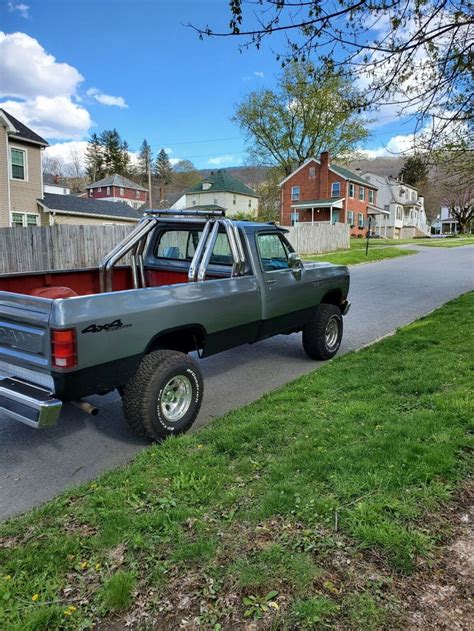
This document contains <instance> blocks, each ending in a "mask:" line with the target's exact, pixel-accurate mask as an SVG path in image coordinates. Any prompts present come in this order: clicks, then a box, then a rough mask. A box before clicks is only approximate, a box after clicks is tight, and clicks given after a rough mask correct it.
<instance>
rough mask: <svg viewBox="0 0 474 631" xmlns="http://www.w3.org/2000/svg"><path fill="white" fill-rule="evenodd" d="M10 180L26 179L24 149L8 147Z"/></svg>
mask: <svg viewBox="0 0 474 631" xmlns="http://www.w3.org/2000/svg"><path fill="white" fill-rule="evenodd" d="M10 158H11V169H12V180H26V151H24V150H23V149H14V148H13V147H11V149H10Z"/></svg>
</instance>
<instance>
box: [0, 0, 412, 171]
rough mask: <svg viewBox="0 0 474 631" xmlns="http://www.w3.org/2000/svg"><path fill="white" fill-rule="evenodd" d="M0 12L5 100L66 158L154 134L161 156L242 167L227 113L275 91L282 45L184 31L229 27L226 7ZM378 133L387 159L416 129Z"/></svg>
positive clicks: (26, 1)
mask: <svg viewBox="0 0 474 631" xmlns="http://www.w3.org/2000/svg"><path fill="white" fill-rule="evenodd" d="M0 7H1V9H0V17H1V20H0V31H3V33H4V36H3V37H4V40H3V44H4V53H3V58H4V60H5V59H7V57H8V59H9V60H10V61H9V62H8V63H9V67H8V68H7V70H8V73H7V74H6V75H5V76H7V80H6V83H7V84H8V85H6V86H5V85H4V87H3V88H2V86H1V83H0V91H1V101H2V102H3V103H5V102H6V103H7V107H6V109H10V110H13V111H12V114H13V115H17V116H18V117H19V118H21V120H23V121H24V122H26V123H27V124H30V125H31V126H32V127H33V128H34V129H37V130H38V131H40V132H42V133H43V134H44V135H46V136H47V138H48V140H49V141H50V143H51V144H55V143H58V151H62V152H63V153H64V152H66V151H67V148H68V147H69V146H74V145H70V144H69V143H70V142H71V141H74V143H76V146H78V147H79V146H81V145H80V143H81V141H84V140H85V139H87V137H88V136H89V134H90V133H91V132H93V131H97V132H100V131H101V130H103V129H110V128H113V127H116V128H117V129H118V130H119V132H120V133H121V135H122V136H123V138H125V139H126V140H127V141H128V142H129V144H130V147H131V149H132V150H137V149H138V147H139V145H140V143H141V141H142V140H143V138H144V137H146V138H147V139H148V141H149V142H150V144H151V145H152V148H153V150H154V151H155V152H156V151H158V150H159V149H160V148H161V147H166V148H167V149H169V150H170V156H171V157H172V158H174V159H190V160H192V161H193V162H194V163H195V164H196V166H198V167H199V168H206V167H212V166H231V165H237V164H242V163H243V162H244V161H245V143H244V139H243V137H242V135H241V133H240V131H239V129H238V128H237V127H236V126H235V125H234V124H233V123H232V122H231V121H230V117H231V115H232V112H233V110H234V107H235V104H236V103H237V102H238V101H239V100H240V99H241V98H242V97H243V96H244V95H245V94H246V93H247V92H248V91H249V90H251V89H254V88H256V87H259V86H266V87H272V86H274V84H275V78H276V75H277V74H278V72H279V66H278V63H277V62H276V60H275V56H274V53H273V52H272V49H273V50H274V49H277V48H278V47H279V45H280V44H281V43H282V40H279V39H278V38H277V37H276V36H275V37H274V38H273V39H272V40H271V43H270V42H268V44H267V45H266V46H264V47H263V49H261V50H260V51H257V50H256V49H254V48H251V49H248V50H246V51H244V52H243V53H240V52H239V50H238V42H237V40H235V39H232V38H224V39H219V38H205V39H204V40H203V41H201V40H199V38H198V36H197V34H196V33H195V32H194V31H193V30H192V29H190V28H187V27H186V26H185V25H186V24H187V23H192V24H195V25H206V23H209V24H212V25H213V26H214V27H222V28H223V29H224V28H225V26H226V25H227V23H228V21H229V11H228V2H227V0H175V1H170V0H12V1H9V0H0ZM15 33H16V34H24V35H23V36H21V37H20V36H19V35H17V36H15V37H14V36H13V34H15ZM26 36H28V37H26ZM5 37H6V38H8V39H5ZM7 45H8V47H7ZM18 47H19V48H20V49H21V51H22V52H21V53H20V54H17V52H16V51H17V50H18V49H19V48H18ZM26 49H27V52H25V50H26ZM41 51H42V52H41ZM49 56H53V57H54V59H53V60H52V59H51V57H49ZM5 63H7V62H5ZM12 64H13V65H12ZM15 64H16V66H15ZM35 64H36V65H35ZM64 64H67V66H64ZM32 68H33V70H31V69H32ZM25 76H26V77H28V79H26V78H25ZM19 77H20V79H18V78H19ZM81 77H82V78H83V80H81ZM10 84H12V85H11V86H10ZM56 84H57V85H56ZM8 106H9V107H8ZM383 116H384V115H383V114H382V117H383ZM25 118H27V120H25ZM383 120H384V119H383V118H382V121H383ZM385 120H386V119H385ZM38 128H39V129H38ZM372 131H373V137H372V139H371V140H370V141H369V142H368V143H367V145H366V147H367V148H368V149H371V150H373V151H376V152H377V153H382V152H383V147H384V146H385V145H386V144H387V143H389V142H390V141H391V139H392V140H393V137H395V136H397V135H400V134H408V133H409V132H410V131H411V129H410V127H409V126H407V125H403V124H402V123H401V122H400V121H398V120H389V122H388V123H385V124H377V125H375V126H374V127H373V130H372ZM59 143H60V144H59ZM77 143H79V144H77ZM390 146H394V143H393V142H392V144H391V145H390Z"/></svg>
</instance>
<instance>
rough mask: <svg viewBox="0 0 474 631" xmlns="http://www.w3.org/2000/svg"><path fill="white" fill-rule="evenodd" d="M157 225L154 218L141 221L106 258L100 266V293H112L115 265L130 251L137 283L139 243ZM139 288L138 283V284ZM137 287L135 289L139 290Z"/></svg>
mask: <svg viewBox="0 0 474 631" xmlns="http://www.w3.org/2000/svg"><path fill="white" fill-rule="evenodd" d="M155 225H156V220H155V219H154V218H153V217H145V218H144V219H142V221H140V223H139V224H138V226H137V227H136V228H135V229H134V230H133V231H132V232H131V233H130V234H129V235H127V236H126V237H125V239H123V241H121V242H120V243H119V244H118V245H117V246H115V248H114V249H113V250H112V251H111V252H109V254H107V256H105V257H104V258H103V259H102V261H101V262H100V265H99V279H100V291H101V293H104V292H108V291H112V285H113V268H114V265H115V264H116V263H117V261H119V260H120V259H121V258H123V257H124V256H125V254H127V253H128V252H130V250H132V249H133V253H132V278H133V282H134V287H135V282H137V280H138V279H137V270H136V263H137V258H136V251H137V246H138V244H139V241H140V240H141V239H142V238H143V237H145V235H148V233H149V232H150V230H151V229H152V228H154V227H155ZM137 287H138V282H137ZM137 287H135V289H136V288H137Z"/></svg>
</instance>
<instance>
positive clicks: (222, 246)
mask: <svg viewBox="0 0 474 631" xmlns="http://www.w3.org/2000/svg"><path fill="white" fill-rule="evenodd" d="M201 234H202V231H201V230H167V231H166V232H163V233H162V234H161V235H160V238H159V241H158V243H157V245H156V247H155V256H156V257H157V258H159V259H169V260H174V261H191V260H192V258H193V256H194V253H195V251H196V248H197V244H198V243H199V239H200V238H201ZM209 263H210V264H211V265H232V263H233V258H232V252H231V249H230V245H229V240H228V239H227V235H226V234H225V233H221V232H220V233H219V234H218V235H217V239H216V242H215V244H214V248H213V250H212V255H211V260H210V261H209Z"/></svg>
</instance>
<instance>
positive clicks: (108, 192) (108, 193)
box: [107, 186, 110, 195]
mask: <svg viewBox="0 0 474 631" xmlns="http://www.w3.org/2000/svg"><path fill="white" fill-rule="evenodd" d="M107 195H110V186H107Z"/></svg>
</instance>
